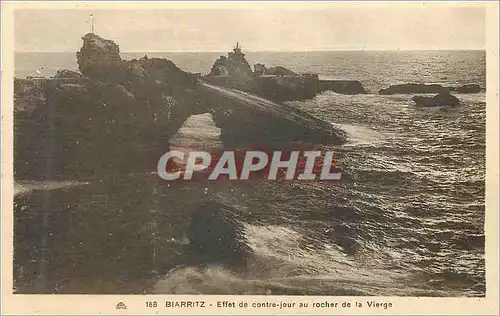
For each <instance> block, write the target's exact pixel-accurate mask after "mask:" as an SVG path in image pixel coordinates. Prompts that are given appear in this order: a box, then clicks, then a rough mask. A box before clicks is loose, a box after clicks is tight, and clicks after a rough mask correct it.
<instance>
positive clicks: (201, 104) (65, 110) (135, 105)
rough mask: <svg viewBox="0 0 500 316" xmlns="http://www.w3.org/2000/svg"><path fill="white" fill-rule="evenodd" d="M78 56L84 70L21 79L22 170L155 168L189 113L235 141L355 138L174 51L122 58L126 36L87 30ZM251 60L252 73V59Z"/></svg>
mask: <svg viewBox="0 0 500 316" xmlns="http://www.w3.org/2000/svg"><path fill="white" fill-rule="evenodd" d="M77 60H78V64H79V68H80V71H81V73H82V75H83V76H81V75H79V74H78V73H74V72H68V71H61V72H60V73H59V74H57V75H56V78H46V79H43V78H42V79H20V80H16V81H15V91H14V92H15V116H14V121H15V122H14V123H15V146H14V164H15V166H14V172H15V178H16V179H30V180H37V179H45V180H62V179H72V180H76V179H92V178H101V177H109V176H112V175H119V174H130V173H134V172H150V171H154V170H156V164H157V162H158V159H159V157H161V155H163V154H164V153H165V152H166V151H167V150H168V147H169V138H170V137H171V136H172V135H173V134H175V133H176V132H177V130H178V129H179V128H180V127H181V126H182V125H183V123H184V122H185V121H186V119H187V118H189V117H190V116H191V115H193V114H201V113H207V112H210V113H212V114H213V117H214V121H215V123H216V125H217V126H218V127H219V128H221V130H222V138H223V140H224V141H226V142H227V144H229V145H231V146H232V145H235V146H237V145H239V146H245V145H248V144H250V145H254V146H255V145H257V144H258V145H265V144H276V143H283V142H291V141H308V142H311V143H322V142H325V143H337V144H338V143H342V142H344V141H345V139H346V136H345V133H343V132H342V131H339V130H335V129H333V128H332V126H331V125H330V124H328V123H325V122H323V121H321V120H319V119H317V118H315V117H312V116H310V115H308V114H307V113H304V112H302V111H299V110H296V109H293V108H291V107H288V106H286V105H283V104H276V103H273V102H271V101H269V100H264V99H261V98H258V97H256V96H253V95H251V94H242V93H239V92H238V93H236V92H234V91H231V90H227V89H223V88H213V87H212V88H207V87H206V86H204V84H203V83H202V82H200V78H199V77H198V76H194V75H191V74H189V73H186V72H184V71H182V70H180V69H179V68H178V67H177V66H176V65H175V64H174V63H172V62H171V61H169V60H166V59H159V58H147V57H144V58H141V59H138V60H131V61H126V60H122V59H121V57H120V55H119V49H118V45H116V44H114V43H113V42H112V41H109V40H105V39H102V38H100V37H99V36H97V35H95V34H87V35H85V36H84V37H83V46H82V48H81V50H80V51H79V52H78V53H77ZM241 69H242V72H240V73H239V74H240V75H242V76H246V71H247V70H248V69H249V67H248V69H247V67H246V66H242V68H241ZM243 69H246V70H244V71H243ZM68 77H71V78H68ZM280 84H281V83H278V84H277V85H280ZM299 84H300V82H299ZM288 85H290V83H289V82H286V83H285V84H284V85H283V86H287V87H288ZM287 89H288V90H286V91H293V90H295V89H294V87H293V86H290V87H289V88H287ZM284 93H285V92H283V95H284Z"/></svg>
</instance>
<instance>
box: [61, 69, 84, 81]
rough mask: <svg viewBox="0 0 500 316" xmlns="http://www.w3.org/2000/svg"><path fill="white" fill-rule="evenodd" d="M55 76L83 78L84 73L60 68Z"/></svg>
mask: <svg viewBox="0 0 500 316" xmlns="http://www.w3.org/2000/svg"><path fill="white" fill-rule="evenodd" d="M54 78H57V79H83V78H84V77H83V75H82V74H81V73H79V72H76V71H72V70H68V69H62V70H58V71H57V73H56V74H55V75H54Z"/></svg>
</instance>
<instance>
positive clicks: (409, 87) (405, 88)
mask: <svg viewBox="0 0 500 316" xmlns="http://www.w3.org/2000/svg"><path fill="white" fill-rule="evenodd" d="M481 90H482V89H481V86H479V85H478V84H466V85H463V86H459V87H445V86H442V85H439V84H423V83H405V84H398V85H392V86H390V87H389V88H386V89H381V90H379V94H383V95H390V94H416V93H440V92H441V91H454V92H456V93H478V92H481Z"/></svg>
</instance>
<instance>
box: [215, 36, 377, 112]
mask: <svg viewBox="0 0 500 316" xmlns="http://www.w3.org/2000/svg"><path fill="white" fill-rule="evenodd" d="M205 80H206V81H208V82H210V83H212V84H216V85H219V86H223V87H228V88H233V89H238V90H241V91H246V92H250V93H253V94H256V95H258V96H261V97H264V98H267V99H269V100H272V101H275V102H285V101H300V100H307V99H311V98H314V97H315V96H316V95H317V94H318V93H321V92H323V91H326V90H331V91H334V92H337V93H342V94H359V93H367V91H366V90H365V89H364V87H363V85H362V84H361V82H359V81H355V80H319V76H318V75H317V74H307V73H306V74H297V73H296V72H294V71H292V70H290V69H287V68H285V67H283V66H275V67H270V68H267V67H266V65H264V64H260V63H257V64H255V65H254V71H253V72H252V70H251V68H250V66H249V65H248V62H247V61H246V59H245V54H243V53H242V52H241V48H239V46H238V45H237V46H236V47H235V49H234V50H233V52H230V53H229V54H228V57H227V58H226V57H225V56H221V57H220V58H219V59H217V60H216V61H215V63H214V65H213V67H212V70H211V71H210V73H209V74H208V75H207V76H206V77H205Z"/></svg>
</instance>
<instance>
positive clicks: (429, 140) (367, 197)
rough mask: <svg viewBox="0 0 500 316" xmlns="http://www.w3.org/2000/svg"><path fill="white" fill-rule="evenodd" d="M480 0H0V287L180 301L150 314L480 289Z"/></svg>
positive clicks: (373, 300)
mask: <svg viewBox="0 0 500 316" xmlns="http://www.w3.org/2000/svg"><path fill="white" fill-rule="evenodd" d="M118 3H119V2H118V1H117V2H116V4H118ZM163 4H164V3H163ZM2 6H4V5H3V4H2ZM497 9H498V7H497ZM487 11H488V10H487V5H486V4H484V3H483V5H482V6H481V5H477V3H467V2H463V3H451V2H450V3H448V4H446V5H434V4H433V3H426V2H423V3H414V4H412V5H410V4H407V5H406V6H405V5H403V3H397V4H394V5H393V4H391V5H385V6H383V5H378V6H377V5H374V6H371V5H370V4H369V3H357V5H356V3H353V4H352V5H347V4H342V5H340V4H339V3H336V2H323V3H321V4H320V5H318V6H315V5H311V6H308V5H307V4H304V3H302V6H298V3H295V5H292V4H290V5H289V6H287V5H286V3H275V5H269V6H259V4H258V3H257V2H255V3H247V5H246V6H244V5H240V6H238V5H237V4H234V5H230V3H229V4H227V3H226V4H221V3H212V4H211V5H205V6H202V5H199V6H197V5H196V4H195V3H191V5H187V6H185V7H175V6H172V7H168V6H165V5H162V3H160V2H158V3H157V5H156V4H155V3H149V5H148V6H146V5H143V6H141V5H139V4H137V7H136V8H133V7H124V8H120V7H119V6H118V5H116V7H113V6H112V5H108V6H102V7H100V6H98V5H96V6H94V7H92V5H90V4H89V5H86V4H84V3H80V5H77V6H72V7H71V6H61V7H49V6H47V7H42V6H41V5H39V6H34V7H23V6H22V5H21V6H18V7H16V8H15V9H14V10H12V15H11V18H10V19H11V22H12V23H11V27H12V29H11V36H12V40H11V44H12V45H13V46H12V47H11V48H10V49H11V50H12V58H13V60H12V61H11V66H12V77H10V78H9V77H7V78H5V76H4V73H3V71H4V70H2V86H3V85H4V80H9V81H10V84H12V89H11V94H13V95H12V96H11V99H12V103H13V104H12V109H11V112H10V113H11V115H12V121H11V126H12V131H11V132H12V148H11V150H12V151H11V156H12V166H11V168H12V179H11V180H8V178H4V177H5V176H6V175H7V173H4V171H5V170H8V169H5V165H4V162H5V160H4V158H2V159H3V160H2V186H3V187H4V186H5V185H7V184H8V183H9V182H8V181H12V183H13V184H12V201H10V202H8V204H9V205H12V210H11V211H10V210H9V211H8V212H9V214H12V215H11V221H12V239H11V241H12V258H11V262H12V266H11V267H12V269H11V270H10V272H9V273H10V274H9V279H10V280H11V283H9V284H10V285H11V289H8V290H9V291H10V290H11V291H12V293H13V295H14V296H15V295H22V294H56V297H57V295H60V294H85V295H89V294H90V295H100V294H114V295H126V294H142V295H150V294H151V295H152V294H163V295H172V294H176V295H196V296H193V297H192V299H189V300H186V299H182V300H180V299H177V300H176V299H175V297H174V296H169V297H170V298H168V299H161V300H158V302H157V301H156V300H155V301H151V300H148V301H147V302H146V301H145V302H144V303H141V304H145V307H149V308H153V310H152V312H154V309H155V308H157V304H158V305H159V306H160V307H161V308H160V309H156V312H162V311H165V309H167V310H168V309H169V308H170V310H172V308H180V309H179V310H189V308H204V306H203V304H205V303H204V302H203V297H204V295H231V296H232V295H237V296H240V297H241V298H244V297H245V296H247V295H253V296H260V297H262V299H259V298H257V299H254V300H253V301H249V303H248V304H249V305H252V304H253V305H252V306H251V307H254V308H259V307H263V308H264V307H266V308H268V307H275V308H276V310H280V311H281V312H283V311H284V310H286V309H287V308H288V311H289V312H290V311H292V310H293V308H298V307H299V306H298V305H295V304H296V303H284V299H280V298H279V297H283V298H285V297H287V296H299V297H302V298H307V297H315V296H321V297H330V298H331V299H328V300H326V301H331V303H314V302H325V299H322V300H320V301H310V302H309V305H305V306H301V307H304V308H306V307H307V308H311V307H313V308H315V307H317V308H320V309H319V310H320V311H321V312H322V313H325V312H327V311H328V308H331V309H334V310H335V312H336V313H338V312H339V311H338V310H337V309H336V308H337V307H338V306H337V305H336V304H339V303H335V302H337V301H336V300H335V297H351V298H353V299H354V300H356V297H360V298H362V297H365V298H366V299H363V300H359V302H358V300H356V301H353V303H352V304H353V307H352V308H355V307H356V306H357V307H366V308H371V309H372V310H373V311H377V312H385V311H387V310H388V309H390V308H391V307H392V305H393V303H391V301H389V300H378V299H377V297H393V298H394V297H396V298H397V297H409V298H410V297H420V298H431V297H432V298H436V297H440V298H475V299H484V298H485V297H486V296H490V295H491V293H493V294H495V292H491V293H490V292H488V291H489V290H488V291H487V286H490V285H491V286H494V288H493V290H494V291H497V290H498V271H496V272H494V271H492V272H493V273H496V280H495V279H488V278H487V263H486V262H487V247H486V245H487V242H486V241H487V240H488V238H489V237H488V236H489V235H487V234H486V229H485V225H486V226H487V225H491V226H490V229H492V230H493V231H492V233H493V235H492V236H493V237H495V236H497V237H498V217H496V222H494V221H493V222H489V224H488V223H487V220H486V218H487V213H488V212H489V211H487V210H488V209H489V208H491V207H490V206H488V204H487V199H486V196H487V190H486V187H487V186H486V179H487V167H486V166H487V164H486V160H487V158H486V157H487V155H491V154H494V155H497V156H498V144H496V143H495V144H493V146H494V147H490V145H488V147H487V145H486V144H487V133H486V130H487V128H486V127H487V123H486V122H487V115H486V114H487V103H488V106H490V105H492V106H493V107H498V103H497V100H496V99H492V104H489V102H490V101H489V100H490V99H488V97H487V96H488V93H490V90H489V89H497V88H498V84H493V85H490V82H489V81H487V58H488V57H487V56H488V49H487V47H488V46H487V45H488V40H487V39H488V35H487V16H488V15H487ZM497 22H498V21H497ZM495 27H497V26H495ZM497 31H498V30H497ZM3 32H6V31H5V27H4V30H3ZM496 40H498V38H497V39H496ZM4 49H6V47H4V43H2V52H3V51H4ZM494 49H495V50H496V52H498V47H494ZM496 56H497V58H498V55H496ZM3 64H4V63H3ZM488 67H489V64H488ZM2 69H4V66H2ZM497 70H498V69H494V71H497ZM6 93H8V92H6V90H5V89H2V95H3V96H4V94H6ZM491 93H493V94H494V93H497V96H496V98H497V97H498V90H497V91H491ZM487 100H488V102H487ZM3 107H4V105H2V108H3ZM4 110H5V111H7V109H2V138H4V136H5V124H4V123H5V122H4ZM9 111H10V110H9ZM496 111H498V109H496ZM5 113H7V112H5ZM496 113H498V112H496ZM489 117H490V114H489V113H488V119H489ZM497 119H498V118H495V121H494V122H493V125H495V126H488V128H490V127H491V128H493V131H494V132H495V131H496V133H498V123H497ZM488 124H489V123H488ZM488 137H489V136H488ZM495 137H498V136H495ZM497 139H498V138H497ZM4 145H5V142H3V145H2V152H3V151H4V150H6V149H5V147H4ZM487 150H488V151H487ZM488 159H489V158H488ZM497 159H498V158H497ZM493 166H494V167H495V168H496V167H497V166H498V161H497V162H496V163H494V164H493ZM489 174H492V175H495V174H496V176H495V177H498V169H496V170H488V176H489ZM7 180H8V181H7ZM494 181H498V180H497V179H496V178H495V179H494ZM493 184H494V185H495V183H493ZM497 184H498V182H496V185H497ZM490 188H491V190H494V191H495V192H497V190H498V188H492V187H490ZM3 190H4V188H2V192H4V191H3ZM488 190H489V189H488ZM492 193H493V195H496V194H497V193H494V192H492ZM2 195H4V194H3V193H2ZM493 199H496V202H495V200H494V201H493V202H495V203H497V204H496V205H497V206H498V202H497V199H498V196H496V197H493ZM2 200H4V198H2ZM5 203H7V202H5ZM492 205H493V204H492ZM490 211H493V212H497V211H498V210H497V209H496V210H493V209H490ZM5 212H7V211H6V210H4V209H2V213H3V214H4V213H5ZM4 216H5V214H4ZM495 216H497V215H495ZM493 219H494V220H495V218H493ZM4 227H5V226H3V228H4ZM493 239H494V238H493ZM488 242H492V243H495V245H494V248H495V249H493V251H498V250H497V248H498V240H496V241H495V240H491V239H490V240H488ZM496 256H497V257H498V252H496ZM3 260H7V259H6V258H5V257H4V259H3ZM494 260H496V263H497V265H496V270H498V258H496V259H494ZM493 262H494V261H493ZM493 268H495V266H493ZM3 269H5V268H3ZM9 282H10V281H9ZM489 282H492V283H491V284H490V283H489ZM488 289H489V288H488ZM496 293H497V292H496ZM497 294H498V293H497ZM274 296H278V299H279V301H280V302H281V303H277V304H278V306H274V305H272V304H274V303H272V304H271V303H269V302H270V301H265V300H266V298H267V297H274ZM120 297H121V296H120ZM172 297H174V298H172ZM236 299H237V298H235V300H236ZM207 302H208V301H207ZM290 302H291V301H290ZM339 302H340V301H339ZM361 302H362V303H361ZM219 303H220V304H219ZM126 304H127V302H126V300H116V301H113V306H112V307H113V309H114V308H115V307H114V306H115V305H116V309H117V310H120V309H126V308H127V306H126ZM206 304H207V305H208V303H206ZM242 304H243V303H241V304H240V305H241V306H239V307H242V306H243V305H242ZM286 304H290V305H286ZM292 304H293V305H292ZM297 304H298V303H297ZM314 304H316V306H315V305H314ZM321 304H323V305H321ZM340 304H341V305H342V303H341V302H340ZM358 304H362V306H361V305H358ZM153 305H154V306H153ZM216 305H217V306H216ZM232 305H235V306H232ZM207 307H208V306H207ZM210 307H213V308H215V307H217V308H222V309H224V308H231V307H238V306H236V303H235V302H233V301H227V302H226V301H224V302H222V301H221V302H217V303H214V305H213V306H212V304H210ZM342 307H346V306H342ZM325 308H326V309H325ZM339 308H340V305H339ZM352 308H351V309H350V311H351V313H352V312H353V310H352ZM374 308H375V309H374ZM496 308H497V309H496V310H497V311H498V303H497V307H496ZM354 311H355V310H354ZM247 312H250V311H247ZM313 312H314V309H313Z"/></svg>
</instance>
